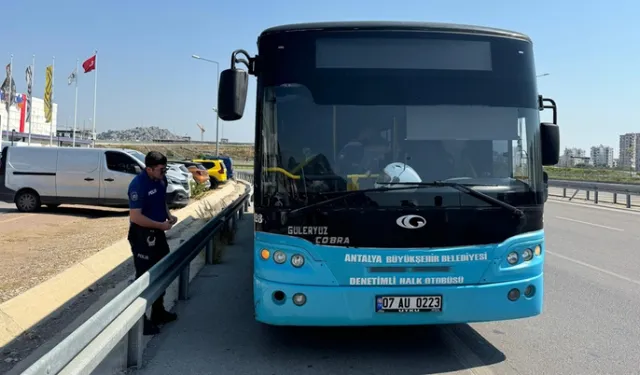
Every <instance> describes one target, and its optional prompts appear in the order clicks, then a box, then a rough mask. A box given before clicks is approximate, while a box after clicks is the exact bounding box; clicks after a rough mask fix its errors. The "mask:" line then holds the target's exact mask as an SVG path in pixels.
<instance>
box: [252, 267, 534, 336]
mask: <svg viewBox="0 0 640 375" xmlns="http://www.w3.org/2000/svg"><path fill="white" fill-rule="evenodd" d="M253 283H254V306H255V316H256V320H257V321H259V322H262V323H265V324H269V325H281V326H392V325H430V324H451V323H472V322H490V321H500V320H510V319H520V318H528V317H532V316H536V315H539V314H540V313H541V312H542V298H543V274H540V275H538V276H535V277H533V278H529V279H523V280H516V281H509V282H504V283H495V284H482V285H462V286H429V287H415V286H410V287H404V286H393V287H363V286H361V287H353V286H340V287H332V286H308V285H290V284H281V283H276V282H270V281H266V280H263V279H260V278H257V277H254V279H253ZM530 285H532V286H533V288H534V290H535V294H534V295H533V296H532V297H530V298H528V297H526V296H525V294H524V291H525V288H527V287H528V286H530ZM514 288H517V289H518V290H519V291H520V296H519V298H518V299H517V300H515V301H511V300H509V298H508V294H509V291H511V290H512V289H514ZM276 292H282V293H283V294H281V293H276ZM297 293H302V294H304V295H305V297H306V301H305V303H304V304H303V305H302V306H296V305H295V304H294V303H293V296H294V295H295V294H297ZM274 295H275V296H277V297H283V295H284V298H282V299H281V300H280V301H278V300H277V298H275V297H274ZM430 295H441V296H442V309H441V311H439V312H411V313H396V312H384V313H379V312H376V307H375V306H376V297H377V296H430Z"/></svg>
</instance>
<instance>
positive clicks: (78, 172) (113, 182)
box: [0, 146, 189, 212]
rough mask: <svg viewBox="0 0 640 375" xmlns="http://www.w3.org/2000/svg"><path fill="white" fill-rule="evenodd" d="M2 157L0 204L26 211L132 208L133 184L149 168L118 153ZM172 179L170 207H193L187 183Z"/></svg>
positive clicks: (37, 152)
mask: <svg viewBox="0 0 640 375" xmlns="http://www.w3.org/2000/svg"><path fill="white" fill-rule="evenodd" d="M0 155H1V156H0V201H4V202H9V203H15V204H16V207H17V208H18V210H19V211H22V212H35V211H37V210H38V209H39V208H40V207H41V206H42V205H46V206H48V207H57V206H59V205H60V204H86V205H93V206H112V207H127V206H128V202H129V201H128V196H127V191H128V189H129V183H130V182H131V180H132V179H133V178H134V177H135V176H136V175H137V174H139V173H141V172H142V170H144V158H143V160H142V161H140V160H139V159H138V158H136V157H135V156H133V155H130V154H129V153H127V152H126V151H124V150H119V149H103V148H71V147H52V148H49V147H15V146H8V147H4V148H3V149H2V153H1V154H0ZM167 180H169V186H168V187H167V192H168V193H169V192H170V194H167V200H168V202H167V203H169V205H170V206H176V205H177V206H183V205H186V204H188V202H189V193H188V190H186V189H187V188H188V182H186V183H185V185H186V186H185V185H183V184H182V183H181V181H180V182H179V183H176V182H178V181H175V179H174V178H170V176H167Z"/></svg>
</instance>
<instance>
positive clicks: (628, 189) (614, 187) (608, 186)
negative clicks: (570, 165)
mask: <svg viewBox="0 0 640 375" xmlns="http://www.w3.org/2000/svg"><path fill="white" fill-rule="evenodd" d="M549 187H554V188H562V197H563V198H569V200H571V199H573V198H574V197H575V196H576V195H577V194H578V192H579V191H581V190H583V191H585V193H586V195H587V200H591V199H590V196H591V192H593V202H594V203H595V204H598V193H600V192H602V193H609V194H612V195H613V203H614V204H618V195H624V196H625V198H626V202H625V205H626V207H627V208H631V196H633V195H640V185H633V184H617V183H610V182H593V181H574V180H549ZM567 189H575V191H574V192H573V194H572V195H571V196H570V197H569V196H568V195H567Z"/></svg>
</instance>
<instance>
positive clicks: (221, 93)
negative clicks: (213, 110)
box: [218, 69, 249, 121]
mask: <svg viewBox="0 0 640 375" xmlns="http://www.w3.org/2000/svg"><path fill="white" fill-rule="evenodd" d="M248 84H249V73H247V72H245V71H244V70H240V69H226V70H223V71H222V73H221V74H220V84H219V85H218V116H220V118H221V119H222V120H223V121H235V120H239V119H241V118H242V115H243V114H244V106H245V104H246V102H247V87H248Z"/></svg>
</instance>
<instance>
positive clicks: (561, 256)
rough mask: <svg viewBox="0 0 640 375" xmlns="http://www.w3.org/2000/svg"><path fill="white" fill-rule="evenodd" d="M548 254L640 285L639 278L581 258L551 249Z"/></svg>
mask: <svg viewBox="0 0 640 375" xmlns="http://www.w3.org/2000/svg"><path fill="white" fill-rule="evenodd" d="M547 254H551V255H553V256H556V257H558V258H562V259H564V260H568V261H569V262H573V263H575V264H579V265H581V266H584V267H587V268H591V269H592V270H594V271H598V272H602V273H604V274H607V275H609V276H613V277H616V278H618V279H620V280H623V281H627V282H630V283H632V284H636V285H640V281H638V280H634V279H632V278H629V277H626V276H622V275H620V274H617V273H615V272H611V271H607V270H605V269H604V268H600V267H596V266H594V265H591V264H589V263H585V262H583V261H581V260H577V259H573V258H569V257H567V256H564V255H560V254H556V253H554V252H551V251H549V250H547Z"/></svg>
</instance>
